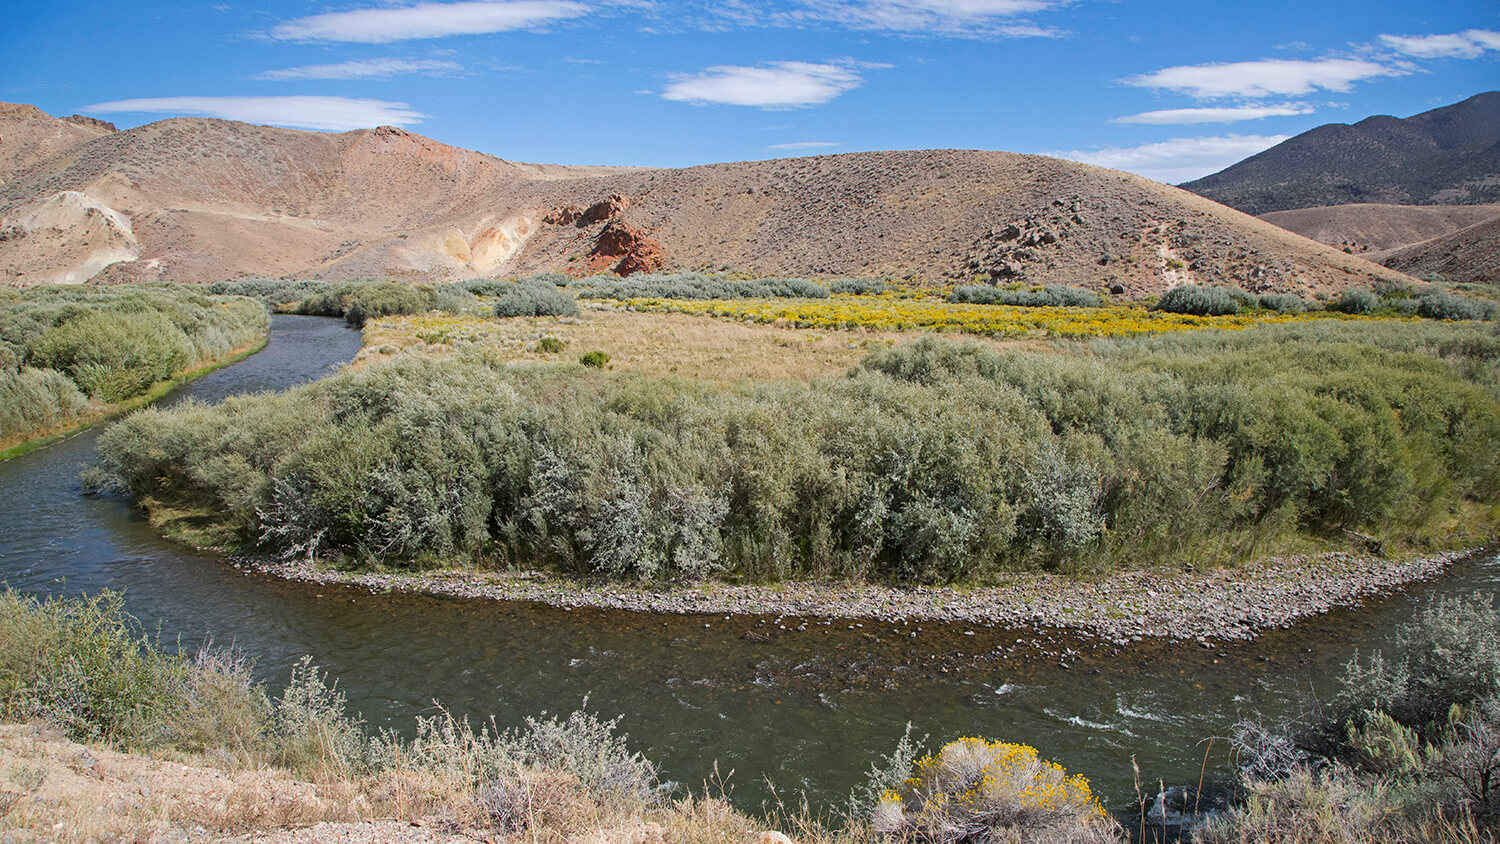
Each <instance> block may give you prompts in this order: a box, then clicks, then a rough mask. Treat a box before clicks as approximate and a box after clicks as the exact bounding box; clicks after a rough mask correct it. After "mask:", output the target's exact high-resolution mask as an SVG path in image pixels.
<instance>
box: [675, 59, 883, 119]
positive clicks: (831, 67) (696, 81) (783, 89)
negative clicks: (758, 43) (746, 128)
mask: <svg viewBox="0 0 1500 844" xmlns="http://www.w3.org/2000/svg"><path fill="white" fill-rule="evenodd" d="M862 84H864V79H863V78H862V77H861V76H860V75H859V74H858V73H855V72H854V70H852V69H851V68H850V67H849V66H847V65H841V64H813V63H811V62H772V63H770V64H768V65H762V66H760V67H741V66H736V65H720V66H718V67H710V68H708V69H707V70H704V71H703V72H701V73H692V74H686V73H684V74H677V75H675V76H673V78H672V82H671V84H669V85H667V87H666V90H664V91H662V93H661V95H662V97H663V98H664V99H668V100H676V101H679V102H687V103H694V104H696V105H703V104H706V103H724V104H726V105H742V106H755V107H757V108H765V109H776V108H798V107H800V106H810V105H818V104H820V103H826V102H828V101H829V100H831V99H833V98H834V97H837V96H838V95H839V94H842V93H844V92H845V91H851V90H853V89H855V88H858V87H859V86H860V85H862Z"/></svg>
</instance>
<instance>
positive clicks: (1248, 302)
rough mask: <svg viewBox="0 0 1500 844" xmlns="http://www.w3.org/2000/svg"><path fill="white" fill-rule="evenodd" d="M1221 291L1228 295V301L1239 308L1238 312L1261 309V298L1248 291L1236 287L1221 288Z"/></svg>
mask: <svg viewBox="0 0 1500 844" xmlns="http://www.w3.org/2000/svg"><path fill="white" fill-rule="evenodd" d="M1223 290H1224V292H1225V293H1227V294H1228V295H1229V298H1230V299H1233V300H1234V302H1235V304H1237V305H1239V306H1240V310H1242V311H1253V310H1255V309H1256V308H1259V307H1262V305H1261V297H1259V296H1257V295H1256V294H1254V293H1251V292H1250V291H1248V290H1241V289H1240V288H1238V287H1228V288H1223Z"/></svg>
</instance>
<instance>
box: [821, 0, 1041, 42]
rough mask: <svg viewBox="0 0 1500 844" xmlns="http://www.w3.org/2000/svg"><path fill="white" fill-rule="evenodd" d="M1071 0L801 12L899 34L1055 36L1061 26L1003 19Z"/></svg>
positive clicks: (838, 3)
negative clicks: (1055, 26)
mask: <svg viewBox="0 0 1500 844" xmlns="http://www.w3.org/2000/svg"><path fill="white" fill-rule="evenodd" d="M1068 2H1070V0H803V5H804V6H805V7H806V8H807V11H806V12H804V13H802V15H801V16H802V17H810V18H814V19H818V20H824V21H832V22H835V23H841V24H846V25H851V26H854V27H856V28H865V29H889V30H895V31H898V32H941V33H945V34H973V35H996V34H998V35H1008V36H1010V37H1013V38H1033V37H1044V38H1052V37H1056V36H1057V35H1058V34H1059V33H1058V32H1057V31H1056V30H1053V29H1049V28H1046V27H1039V26H1033V25H1030V24H1012V25H1002V24H999V23H997V22H998V21H1002V20H1008V19H1013V18H1015V17H1018V16H1020V15H1026V14H1031V13H1033V12H1044V11H1047V10H1049V9H1054V8H1057V7H1059V6H1064V5H1067V4H1068ZM792 17H793V18H795V17H798V15H796V14H793V15H792ZM976 27H977V29H976Z"/></svg>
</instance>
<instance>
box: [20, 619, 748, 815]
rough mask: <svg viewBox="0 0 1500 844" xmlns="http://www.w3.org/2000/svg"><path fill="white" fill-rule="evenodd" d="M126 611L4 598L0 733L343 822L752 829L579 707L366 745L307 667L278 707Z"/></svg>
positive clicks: (432, 721)
mask: <svg viewBox="0 0 1500 844" xmlns="http://www.w3.org/2000/svg"><path fill="white" fill-rule="evenodd" d="M121 603H122V602H121V598H120V596H119V595H118V594H113V593H105V594H103V595H100V596H98V597H94V598H82V599H65V598H49V599H37V598H33V597H26V596H21V595H18V594H16V593H14V592H10V591H0V721H3V722H6V723H44V724H47V725H50V726H52V727H54V728H56V729H58V730H60V731H61V732H63V733H64V734H65V735H66V736H68V737H69V738H71V739H74V740H76V741H82V742H91V743H99V744H104V745H107V746H109V747H112V748H114V749H118V750H123V751H128V752H134V753H143V754H151V755H155V756H164V757H167V758H172V759H179V760H184V761H188V760H203V761H205V762H206V763H208V764H211V765H214V766H216V767H220V768H224V769H228V770H231V771H235V770H239V771H244V770H259V769H264V768H266V767H267V766H269V767H271V768H273V769H279V770H282V771H286V772H288V773H290V774H292V775H294V776H297V777H301V778H304V779H307V780H309V781H311V782H313V783H317V784H319V785H320V786H324V787H327V788H326V789H320V794H321V795H322V796H323V798H324V803H325V804H327V805H326V807H325V808H326V811H327V813H328V815H330V816H332V818H333V819H338V820H346V819H365V818H379V817H401V818H410V817H419V816H423V815H437V816H439V817H442V818H444V819H445V820H447V821H449V822H450V823H453V824H455V825H456V826H459V827H466V828H470V829H477V830H488V831H490V833H491V834H493V833H498V834H500V835H502V836H512V835H515V836H521V837H524V838H525V840H531V841H565V840H573V839H574V837H575V836H577V835H581V834H585V833H590V832H593V831H595V830H598V829H600V828H601V827H604V828H607V827H609V826H611V825H612V824H621V823H630V822H634V823H637V824H639V822H640V820H641V819H642V818H645V819H647V820H650V821H652V822H654V823H656V824H658V825H660V826H663V827H666V828H667V829H668V830H672V831H676V832H678V833H679V834H680V837H681V839H683V840H742V839H743V838H744V837H746V836H747V835H749V834H750V833H751V832H752V830H753V829H754V828H755V823H754V822H753V821H751V820H750V819H749V818H747V817H746V816H744V815H741V814H739V813H738V812H735V811H734V810H733V809H730V808H729V807H728V806H727V804H725V803H724V802H723V801H722V800H713V799H707V798H702V797H694V796H692V795H687V796H680V795H673V794H671V793H670V792H671V786H670V785H668V784H666V783H663V782H662V781H661V779H660V778H659V776H658V774H657V770H656V767H655V766H654V765H653V764H652V763H651V762H649V761H648V760H646V759H645V758H644V757H642V756H641V755H640V754H639V753H637V752H635V751H633V750H631V749H630V747H629V745H628V743H627V740H626V737H625V736H624V734H623V733H622V732H620V730H619V729H618V719H604V718H601V717H599V716H598V715H596V714H594V713H593V712H590V711H588V709H587V701H585V702H584V707H585V708H583V709H580V710H578V711H576V712H573V713H571V714H569V715H566V716H562V717H557V716H550V717H528V718H525V719H524V720H523V721H522V722H521V724H520V725H519V726H517V727H515V728H512V729H502V728H500V727H498V726H497V725H496V724H495V722H494V721H493V720H490V721H488V722H486V723H482V724H478V725H474V724H471V723H470V722H469V721H467V720H465V719H459V718H455V717H454V716H452V715H451V714H449V713H448V712H447V711H446V710H443V709H441V708H438V709H437V710H436V714H434V715H432V716H427V717H424V716H419V717H418V718H417V719H416V723H415V725H414V729H411V730H410V731H409V737H407V738H403V737H402V736H400V735H398V734H396V733H395V732H394V731H390V730H381V731H371V730H369V729H367V728H366V727H365V725H364V723H363V722H362V720H361V719H360V718H359V717H358V716H356V715H351V714H350V712H349V711H348V706H347V701H346V700H345V698H344V696H343V695H342V694H341V693H340V692H339V691H338V689H337V688H336V686H334V685H332V684H330V683H329V682H328V681H327V680H326V678H325V677H324V676H323V675H322V673H321V672H319V671H318V669H317V668H316V667H315V666H314V665H313V664H312V662H311V659H310V658H306V657H305V658H303V660H302V661H301V662H300V663H298V664H297V665H296V666H295V667H294V668H293V671H292V674H291V677H290V679H289V681H288V682H287V684H286V686H285V688H284V689H283V690H281V691H279V692H276V691H274V690H272V689H270V688H268V687H267V686H265V685H264V684H262V683H260V682H258V681H256V680H254V679H253V677H252V675H251V671H250V663H249V660H248V659H247V658H246V657H245V656H244V655H243V654H240V653H237V652H233V651H227V650H223V649H217V648H214V647H212V646H207V647H205V648H203V649H200V650H198V651H195V652H185V651H181V650H177V649H172V648H168V647H164V646H163V645H161V644H160V643H159V642H158V641H156V640H155V639H153V638H151V637H150V636H148V635H146V634H145V633H144V632H143V630H142V627H141V625H140V624H139V622H137V621H136V620H135V619H133V618H131V617H130V616H129V615H128V614H126V613H125V612H124V611H123V610H122V608H121ZM218 785H222V784H221V783H216V786H218ZM330 795H332V797H330ZM7 796H8V797H11V798H12V799H11V800H10V801H8V802H7V803H5V804H0V825H5V824H4V820H5V818H6V816H7V814H9V813H11V812H15V813H16V815H17V816H19V815H21V814H35V812H34V811H29V808H30V807H28V809H26V810H23V809H21V808H18V807H17V806H16V805H15V801H14V799H13V798H14V794H13V793H10V792H7ZM674 798H675V799H674ZM23 799H24V798H23ZM314 802H317V801H314ZM335 803H341V804H342V805H334V804H335ZM320 805H323V804H320ZM95 808H97V807H95ZM252 814H254V815H256V816H261V815H266V814H270V815H274V812H267V811H264V810H262V811H260V812H256V813H252ZM318 819H321V818H317V817H313V818H302V820H303V822H309V821H310V820H318ZM191 820H196V819H190V822H191ZM7 826H8V825H7ZM251 828H252V829H254V828H255V827H253V826H252V827H251ZM762 828H763V827H762ZM55 829H56V828H54V832H55ZM235 831H242V830H238V829H237V830H235ZM700 836H701V837H700Z"/></svg>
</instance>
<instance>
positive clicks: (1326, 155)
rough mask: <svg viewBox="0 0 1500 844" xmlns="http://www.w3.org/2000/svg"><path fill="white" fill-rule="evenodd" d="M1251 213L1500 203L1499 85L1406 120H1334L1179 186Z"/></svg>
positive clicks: (1371, 118)
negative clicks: (1359, 205)
mask: <svg viewBox="0 0 1500 844" xmlns="http://www.w3.org/2000/svg"><path fill="white" fill-rule="evenodd" d="M1182 187H1183V188H1185V189H1186V190H1190V191H1193V192H1194V193H1198V194H1201V195H1203V196H1206V197H1208V198H1210V199H1213V200H1216V201H1218V202H1222V203H1224V204H1225V205H1228V206H1230V207H1231V208H1238V209H1240V210H1241V211H1245V212H1247V213H1250V214H1266V213H1269V212H1272V211H1285V210H1289V209H1293V208H1311V207H1314V206H1326V205H1345V204H1349V203H1364V202H1377V203H1395V204H1409V205H1427V204H1452V205H1467V204H1474V203H1482V202H1495V201H1497V200H1500V92H1497V91H1490V92H1487V93H1483V94H1477V95H1475V96H1473V97H1470V98H1469V99H1467V100H1464V101H1463V102H1461V103H1456V104H1454V105H1450V106H1444V107H1443V108H1438V109H1433V110H1432V111H1426V112H1423V113H1421V114H1417V115H1414V116H1412V117H1408V118H1405V119H1402V118H1397V117H1391V116H1389V115H1379V116H1376V117H1369V118H1366V119H1364V120H1361V121H1359V122H1358V123H1355V124H1354V125H1352V126H1351V125H1348V124H1345V123H1328V124H1325V125H1322V126H1319V127H1317V128H1316V129H1312V130H1309V131H1307V132H1304V133H1302V134H1300V135H1298V136H1296V137H1294V138H1290V139H1288V140H1285V141H1283V142H1281V143H1280V144H1277V145H1276V146H1274V147H1271V148H1270V149H1268V150H1266V151H1265V152H1262V153H1259V154H1257V155H1253V156H1251V157H1249V158H1247V159H1245V160H1244V161H1241V162H1239V163H1238V164H1235V165H1233V166H1231V167H1229V168H1227V169H1224V170H1221V171H1219V172H1218V173H1214V174H1213V175H1211V176H1205V177H1203V178H1201V179H1197V180H1195V181H1191V182H1186V183H1184V184H1183V185H1182Z"/></svg>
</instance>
